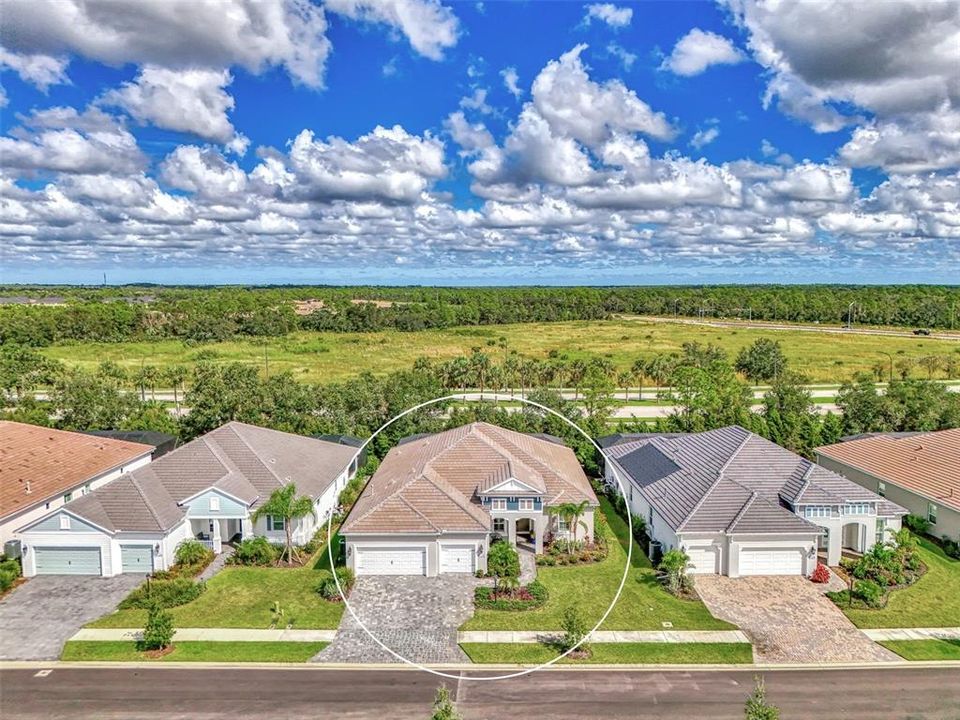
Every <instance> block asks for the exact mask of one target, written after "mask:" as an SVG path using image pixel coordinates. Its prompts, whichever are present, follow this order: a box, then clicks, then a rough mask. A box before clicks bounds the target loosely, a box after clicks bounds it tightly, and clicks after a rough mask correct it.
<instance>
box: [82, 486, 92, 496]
mask: <svg viewBox="0 0 960 720" xmlns="http://www.w3.org/2000/svg"><path fill="white" fill-rule="evenodd" d="M90 489H91V488H90V483H87V484H86V485H84V486H83V494H84V495H86V494H87V493H88V492H90Z"/></svg>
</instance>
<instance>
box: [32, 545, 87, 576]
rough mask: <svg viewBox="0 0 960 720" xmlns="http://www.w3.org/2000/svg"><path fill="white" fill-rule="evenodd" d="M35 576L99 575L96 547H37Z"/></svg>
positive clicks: (35, 550)
mask: <svg viewBox="0 0 960 720" xmlns="http://www.w3.org/2000/svg"><path fill="white" fill-rule="evenodd" d="M34 552H35V553H36V558H35V562H36V566H37V575H100V548H98V547H38V548H35V549H34Z"/></svg>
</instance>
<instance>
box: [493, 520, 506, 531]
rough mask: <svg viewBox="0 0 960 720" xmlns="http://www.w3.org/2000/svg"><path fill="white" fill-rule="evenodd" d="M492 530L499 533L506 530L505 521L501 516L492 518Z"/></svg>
mask: <svg viewBox="0 0 960 720" xmlns="http://www.w3.org/2000/svg"><path fill="white" fill-rule="evenodd" d="M493 531H494V532H495V533H500V534H501V535H503V534H504V533H506V532H507V521H506V520H504V519H503V518H494V519H493Z"/></svg>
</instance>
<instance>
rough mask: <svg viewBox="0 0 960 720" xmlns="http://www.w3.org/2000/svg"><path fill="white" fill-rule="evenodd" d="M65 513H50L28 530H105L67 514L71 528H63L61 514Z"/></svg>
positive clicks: (64, 531)
mask: <svg viewBox="0 0 960 720" xmlns="http://www.w3.org/2000/svg"><path fill="white" fill-rule="evenodd" d="M63 514H64V513H57V514H56V515H50V516H48V517H45V518H44V519H43V520H41V521H40V522H38V523H37V524H36V525H32V526H31V527H30V529H29V530H28V531H27V532H62V533H68V532H75V533H78V532H79V533H89V532H103V531H102V530H100V529H99V528H96V527H94V526H93V525H90V524H88V523H85V522H83V521H82V520H77V518H75V517H74V516H73V515H70V514H67V517H69V518H70V529H69V530H61V529H60V516H61V515H63Z"/></svg>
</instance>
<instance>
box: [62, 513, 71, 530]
mask: <svg viewBox="0 0 960 720" xmlns="http://www.w3.org/2000/svg"><path fill="white" fill-rule="evenodd" d="M60 529H61V530H69V529H70V516H69V515H63V514H61V515H60Z"/></svg>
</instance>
